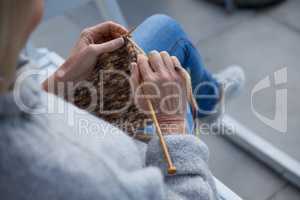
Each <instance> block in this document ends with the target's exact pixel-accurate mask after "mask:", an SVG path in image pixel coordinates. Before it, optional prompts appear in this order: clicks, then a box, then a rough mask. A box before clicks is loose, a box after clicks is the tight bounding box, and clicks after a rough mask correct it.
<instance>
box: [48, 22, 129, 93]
mask: <svg viewBox="0 0 300 200" xmlns="http://www.w3.org/2000/svg"><path fill="white" fill-rule="evenodd" d="M127 32H128V31H127V30H126V28H124V27H123V26H121V25H119V24H117V23H115V22H110V21H109V22H104V23H102V24H98V25H96V26H93V27H90V28H86V29H85V30H83V31H82V32H81V35H80V39H79V41H78V42H77V43H76V45H75V47H74V48H73V50H72V51H71V55H70V56H69V58H68V59H67V60H66V62H65V63H64V64H63V65H62V66H61V67H60V68H59V69H58V70H57V71H56V72H55V73H54V74H53V75H52V76H51V77H50V78H49V79H47V80H46V81H45V82H44V83H43V88H44V89H45V90H46V91H49V88H48V85H49V83H50V81H53V82H54V84H55V82H58V81H61V82H68V81H72V82H78V81H80V80H84V79H85V78H87V77H88V76H89V75H90V73H91V72H92V70H93V69H94V67H95V65H96V64H97V60H98V58H99V56H100V55H101V54H103V53H107V52H111V51H114V50H116V49H118V48H120V47H121V46H122V45H123V44H124V40H123V38H122V37H121V36H122V35H124V34H126V33H127ZM52 84H53V83H52ZM49 92H54V91H49ZM54 93H55V92H54Z"/></svg>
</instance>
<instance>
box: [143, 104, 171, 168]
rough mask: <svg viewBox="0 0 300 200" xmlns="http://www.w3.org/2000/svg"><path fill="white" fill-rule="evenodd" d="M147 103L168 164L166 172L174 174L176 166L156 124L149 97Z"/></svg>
mask: <svg viewBox="0 0 300 200" xmlns="http://www.w3.org/2000/svg"><path fill="white" fill-rule="evenodd" d="M147 103H148V108H149V110H150V112H151V117H152V120H153V122H154V125H155V128H156V133H157V135H158V137H159V142H160V145H161V147H162V151H163V154H164V156H165V159H166V161H167V164H168V174H175V173H176V167H175V165H174V164H173V162H172V159H171V157H170V153H169V150H168V147H167V144H166V142H165V139H164V137H163V134H162V132H161V129H160V126H159V124H158V121H157V118H156V115H155V112H154V109H153V106H152V103H151V101H150V100H149V99H147Z"/></svg>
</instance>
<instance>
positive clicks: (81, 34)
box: [80, 28, 90, 37]
mask: <svg viewBox="0 0 300 200" xmlns="http://www.w3.org/2000/svg"><path fill="white" fill-rule="evenodd" d="M87 36H90V29H89V28H85V29H83V30H82V31H81V33H80V37H87Z"/></svg>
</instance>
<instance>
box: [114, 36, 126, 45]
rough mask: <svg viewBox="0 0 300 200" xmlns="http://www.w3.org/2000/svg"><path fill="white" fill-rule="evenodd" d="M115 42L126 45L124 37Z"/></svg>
mask: <svg viewBox="0 0 300 200" xmlns="http://www.w3.org/2000/svg"><path fill="white" fill-rule="evenodd" d="M115 40H116V43H118V44H120V45H122V44H124V38H123V37H119V38H117V39H115Z"/></svg>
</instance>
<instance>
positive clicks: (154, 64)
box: [148, 51, 166, 72]
mask: <svg viewBox="0 0 300 200" xmlns="http://www.w3.org/2000/svg"><path fill="white" fill-rule="evenodd" d="M148 58H149V63H150V66H151V68H152V69H153V71H154V72H164V71H165V70H166V69H165V66H164V62H163V60H162V58H161V56H160V54H159V53H158V51H151V52H150V53H149V55H148Z"/></svg>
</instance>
